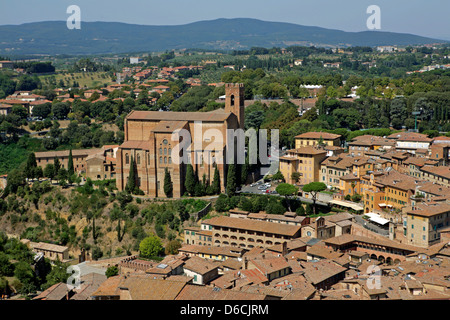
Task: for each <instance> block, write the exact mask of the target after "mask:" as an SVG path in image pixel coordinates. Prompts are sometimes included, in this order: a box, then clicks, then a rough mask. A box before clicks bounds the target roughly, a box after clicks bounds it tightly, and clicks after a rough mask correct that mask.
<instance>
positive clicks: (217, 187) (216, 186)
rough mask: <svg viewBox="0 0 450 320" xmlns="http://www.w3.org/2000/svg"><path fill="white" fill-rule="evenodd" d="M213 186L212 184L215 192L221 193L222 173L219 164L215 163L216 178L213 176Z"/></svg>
mask: <svg viewBox="0 0 450 320" xmlns="http://www.w3.org/2000/svg"><path fill="white" fill-rule="evenodd" d="M211 186H212V191H213V194H219V193H220V173H219V169H218V168H217V165H215V169H214V178H213V182H212V185H211Z"/></svg>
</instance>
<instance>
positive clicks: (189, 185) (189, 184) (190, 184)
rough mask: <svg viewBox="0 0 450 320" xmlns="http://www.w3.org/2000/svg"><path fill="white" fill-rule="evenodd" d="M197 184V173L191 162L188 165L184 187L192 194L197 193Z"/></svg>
mask: <svg viewBox="0 0 450 320" xmlns="http://www.w3.org/2000/svg"><path fill="white" fill-rule="evenodd" d="M195 185H196V179H195V173H194V168H193V167H192V165H191V164H188V165H187V168H186V181H185V182H184V187H185V188H186V191H187V192H189V194H190V195H191V196H193V195H194V194H195Z"/></svg>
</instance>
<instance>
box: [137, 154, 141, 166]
mask: <svg viewBox="0 0 450 320" xmlns="http://www.w3.org/2000/svg"><path fill="white" fill-rule="evenodd" d="M136 163H137V164H141V155H140V154H138V155H137V156H136Z"/></svg>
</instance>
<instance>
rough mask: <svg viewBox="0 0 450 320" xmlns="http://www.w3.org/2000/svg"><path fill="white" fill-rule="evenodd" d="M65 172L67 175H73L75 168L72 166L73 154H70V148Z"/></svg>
mask: <svg viewBox="0 0 450 320" xmlns="http://www.w3.org/2000/svg"><path fill="white" fill-rule="evenodd" d="M67 173H68V175H69V177H71V176H73V174H74V173H75V168H74V167H73V156H72V149H70V151H69V160H68V163H67Z"/></svg>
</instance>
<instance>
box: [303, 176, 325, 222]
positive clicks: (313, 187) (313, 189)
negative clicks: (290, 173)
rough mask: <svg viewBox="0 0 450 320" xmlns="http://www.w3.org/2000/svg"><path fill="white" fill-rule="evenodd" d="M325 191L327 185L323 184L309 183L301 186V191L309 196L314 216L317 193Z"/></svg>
mask: <svg viewBox="0 0 450 320" xmlns="http://www.w3.org/2000/svg"><path fill="white" fill-rule="evenodd" d="M326 189H327V185H326V184H325V183H323V182H316V181H315V182H311V183H308V184H306V185H304V186H303V188H302V190H303V191H304V192H307V193H309V194H310V195H311V198H312V201H313V208H314V214H316V201H317V195H318V193H319V192H321V191H324V190H326Z"/></svg>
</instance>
